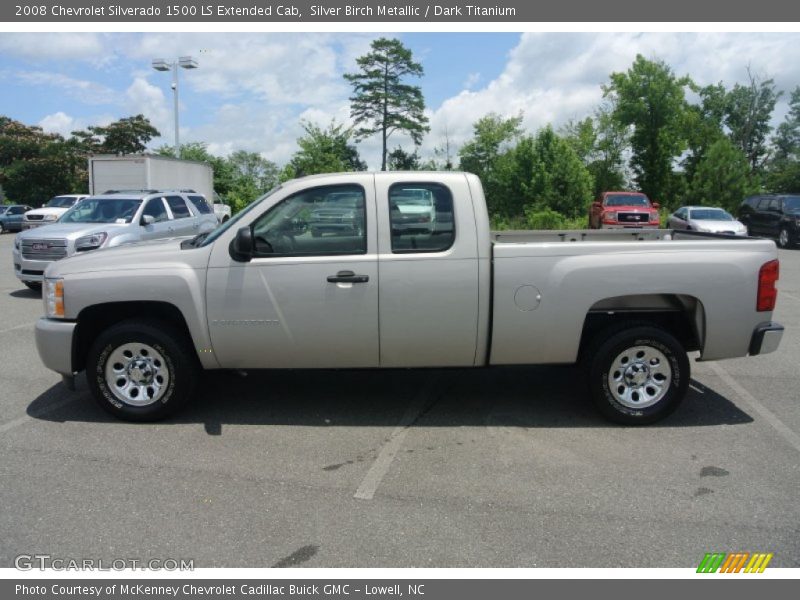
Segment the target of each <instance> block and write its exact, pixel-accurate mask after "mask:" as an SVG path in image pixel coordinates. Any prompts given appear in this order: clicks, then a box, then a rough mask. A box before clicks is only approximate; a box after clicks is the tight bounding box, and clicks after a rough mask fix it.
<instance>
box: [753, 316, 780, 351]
mask: <svg viewBox="0 0 800 600" xmlns="http://www.w3.org/2000/svg"><path fill="white" fill-rule="evenodd" d="M782 337H783V325H781V324H780V323H775V322H772V321H770V322H767V323H761V324H759V325H758V326H757V327H756V328H755V330H754V331H753V337H752V338H751V339H750V349H749V351H748V352H749V354H750V356H758V355H759V354H769V353H770V352H775V350H777V349H778V346H779V345H780V343H781V338H782Z"/></svg>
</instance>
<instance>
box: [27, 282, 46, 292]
mask: <svg viewBox="0 0 800 600" xmlns="http://www.w3.org/2000/svg"><path fill="white" fill-rule="evenodd" d="M22 283H24V284H25V285H26V286H27V287H28V289H31V290H33V291H34V292H41V291H42V282H41V281H23V282H22Z"/></svg>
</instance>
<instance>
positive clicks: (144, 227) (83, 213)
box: [12, 190, 217, 289]
mask: <svg viewBox="0 0 800 600" xmlns="http://www.w3.org/2000/svg"><path fill="white" fill-rule="evenodd" d="M196 196H199V199H200V200H202V203H199V202H198V199H197V198H194V197H196ZM193 198H194V199H193ZM198 205H200V206H205V212H203V211H202V210H199V209H198V208H197V206H198ZM216 226H217V220H216V217H215V216H214V214H213V213H212V212H211V209H210V207H208V203H207V202H205V198H203V196H201V195H199V194H187V193H183V192H176V191H169V190H164V191H159V192H144V193H142V192H139V193H124V192H121V193H113V194H103V195H100V196H90V197H88V198H85V199H84V200H82V201H81V202H79V203H77V204H75V205H74V206H73V207H72V208H71V209H69V210H68V211H67V212H66V213H64V215H63V216H62V217H61V219H60V220H59V222H58V223H54V224H52V225H44V226H42V227H37V228H36V229H29V230H27V231H23V232H22V233H20V234H18V235H17V237H16V239H15V240H14V249H13V251H12V258H13V261H14V274H15V275H16V276H17V278H18V279H19V280H21V281H22V282H23V283H24V284H25V285H26V286H28V287H29V288H31V289H38V288H39V287H41V282H42V278H43V275H44V271H45V269H46V268H47V266H48V265H49V264H50V263H52V262H53V261H56V260H60V259H62V258H66V257H68V256H73V255H75V254H85V253H86V252H89V251H92V250H98V249H100V248H109V247H113V246H119V245H122V244H130V243H134V242H140V241H147V240H154V239H159V238H171V237H180V236H191V235H196V234H198V233H205V232H209V231H211V230H212V229H214V228H215V227H216Z"/></svg>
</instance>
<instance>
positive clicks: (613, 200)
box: [589, 192, 660, 229]
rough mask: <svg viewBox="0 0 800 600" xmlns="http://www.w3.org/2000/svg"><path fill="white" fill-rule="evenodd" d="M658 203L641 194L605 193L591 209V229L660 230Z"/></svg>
mask: <svg viewBox="0 0 800 600" xmlns="http://www.w3.org/2000/svg"><path fill="white" fill-rule="evenodd" d="M659 226H660V217H659V214H658V203H656V202H652V201H651V200H650V198H648V197H647V196H646V195H645V194H642V193H641V192H603V193H602V194H600V197H599V198H598V199H597V200H595V201H594V202H592V205H591V206H590V207H589V229H621V228H626V227H648V228H651V229H658V228H659Z"/></svg>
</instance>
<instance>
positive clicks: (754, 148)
mask: <svg viewBox="0 0 800 600" xmlns="http://www.w3.org/2000/svg"><path fill="white" fill-rule="evenodd" d="M747 75H748V78H749V82H748V84H747V85H741V84H738V83H737V84H736V85H734V86H733V89H731V91H730V92H728V94H727V98H726V104H727V106H726V114H725V125H726V126H727V127H728V129H729V131H730V133H729V137H730V139H731V141H732V142H733V143H734V145H735V146H736V147H737V148H739V149H740V150H741V151H742V152H743V153H744V155H745V156H746V157H747V162H748V164H749V165H750V172H751V174H753V175H756V174H759V173H760V172H761V171H762V169H763V167H764V163H765V161H766V159H767V153H768V147H767V138H768V136H769V134H770V132H771V131H772V125H770V120H771V118H772V111H773V110H775V104H776V103H777V101H778V99H779V98H780V97H781V94H782V93H783V92H779V91H778V90H777V88H776V87H775V82H774V81H773V80H772V79H766V80H761V79H759V78H758V77H757V76H755V75H753V74H752V73H751V72H750V69H748V70H747Z"/></svg>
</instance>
